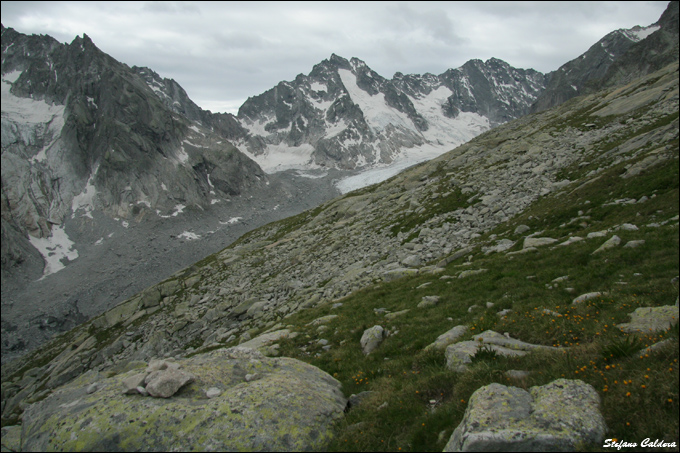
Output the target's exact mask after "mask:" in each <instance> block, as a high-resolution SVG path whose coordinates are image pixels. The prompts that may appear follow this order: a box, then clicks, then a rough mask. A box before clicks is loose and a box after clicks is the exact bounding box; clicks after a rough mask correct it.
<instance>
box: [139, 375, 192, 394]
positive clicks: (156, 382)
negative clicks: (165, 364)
mask: <svg viewBox="0 0 680 453" xmlns="http://www.w3.org/2000/svg"><path fill="white" fill-rule="evenodd" d="M193 380H194V375H193V374H191V373H187V372H186V371H183V370H178V369H175V368H167V369H165V370H157V371H152V372H151V373H149V375H148V376H147V377H146V379H145V380H144V383H145V384H146V387H145V388H146V391H147V392H148V393H149V395H151V396H153V397H154V398H170V397H171V396H172V395H174V394H175V393H176V392H177V391H178V390H179V389H181V388H182V387H184V386H185V385H186V384H188V383H190V382H191V381H193Z"/></svg>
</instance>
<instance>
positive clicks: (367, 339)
mask: <svg viewBox="0 0 680 453" xmlns="http://www.w3.org/2000/svg"><path fill="white" fill-rule="evenodd" d="M384 339H385V330H384V329H383V328H382V326H373V327H371V328H369V329H366V330H365V331H364V333H363V335H361V349H362V350H363V352H364V355H368V354H370V353H371V352H373V351H375V350H376V348H377V347H378V346H380V344H381V343H382V342H383V340H384Z"/></svg>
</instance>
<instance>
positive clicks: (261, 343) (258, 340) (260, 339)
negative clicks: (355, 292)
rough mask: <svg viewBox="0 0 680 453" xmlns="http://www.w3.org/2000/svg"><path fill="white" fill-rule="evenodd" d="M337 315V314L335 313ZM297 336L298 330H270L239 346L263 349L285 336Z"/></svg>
mask: <svg viewBox="0 0 680 453" xmlns="http://www.w3.org/2000/svg"><path fill="white" fill-rule="evenodd" d="M333 316H337V315H333ZM296 336H297V332H291V331H290V330H289V329H280V330H275V331H273V332H268V333H263V334H262V335H258V336H257V337H255V338H253V339H252V340H248V341H245V342H243V343H241V344H240V345H239V346H241V347H243V348H252V349H261V348H263V347H266V346H270V345H271V344H272V343H275V342H277V341H279V340H282V339H284V338H295V337H296Z"/></svg>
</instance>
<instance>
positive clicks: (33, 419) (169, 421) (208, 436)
mask: <svg viewBox="0 0 680 453" xmlns="http://www.w3.org/2000/svg"><path fill="white" fill-rule="evenodd" d="M178 364H179V365H180V366H181V369H177V368H175V367H168V368H166V369H164V370H158V371H153V372H151V374H150V375H149V376H153V375H154V374H158V375H160V374H173V373H183V374H191V375H193V376H194V380H193V382H191V383H189V384H187V385H185V386H184V387H183V388H182V389H180V391H179V392H178V393H175V394H174V395H173V396H172V397H168V398H148V397H144V396H142V395H126V394H123V393H122V392H121V388H123V382H124V381H126V380H128V381H130V380H131V379H130V378H131V377H133V376H134V375H137V374H139V371H138V370H131V371H129V372H127V373H123V374H120V375H116V376H113V377H110V378H108V379H104V380H99V381H98V388H99V390H98V391H97V392H95V393H92V394H88V393H87V387H88V386H89V384H90V382H88V381H90V380H92V379H93V374H94V373H90V374H85V375H83V376H81V377H80V378H78V379H76V380H75V381H73V382H72V383H70V384H69V385H67V386H64V387H62V388H60V389H58V390H57V391H56V392H55V393H53V394H52V395H51V396H50V397H48V398H46V399H45V400H43V401H41V402H39V403H36V404H34V405H33V406H31V407H30V408H29V409H28V410H27V411H26V412H25V413H24V423H23V427H22V429H23V433H22V436H23V437H22V438H23V444H22V446H21V447H22V450H23V451H52V450H62V451H63V450H66V451H121V450H123V451H127V450H129V451H139V450H146V451H171V450H183V451H188V450H201V451H205V450H217V451H234V450H246V451H261V450H266V451H320V450H322V449H323V448H324V446H325V445H326V443H327V441H328V440H329V439H330V436H331V435H332V434H331V429H330V428H331V424H332V422H333V421H334V420H336V419H337V418H339V417H341V416H342V414H343V410H344V409H345V406H346V403H347V400H346V399H345V397H344V395H343V394H342V392H341V390H340V385H341V384H340V383H339V382H338V381H336V380H335V379H333V378H332V377H331V376H329V375H328V374H326V373H324V372H323V371H321V370H319V369H318V368H316V367H314V366H311V365H308V364H305V363H303V362H300V361H297V360H294V359H290V358H267V357H264V356H263V355H262V354H260V353H259V352H257V351H255V350H253V349H249V348H239V347H237V348H230V349H219V350H215V351H212V352H209V353H206V354H201V355H197V356H194V357H192V358H190V359H186V360H182V361H180V362H178ZM159 373H160V374H159ZM132 380H134V379H132ZM147 380H148V379H147ZM148 385H149V383H147V387H148Z"/></svg>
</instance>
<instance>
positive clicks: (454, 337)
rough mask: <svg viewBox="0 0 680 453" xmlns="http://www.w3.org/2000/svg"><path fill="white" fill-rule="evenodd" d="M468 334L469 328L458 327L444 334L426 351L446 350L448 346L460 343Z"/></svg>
mask: <svg viewBox="0 0 680 453" xmlns="http://www.w3.org/2000/svg"><path fill="white" fill-rule="evenodd" d="M467 332H468V327H467V326H462V325H461V326H456V327H454V328H453V329H451V330H449V331H447V332H444V333H443V334H441V335H439V336H438V337H437V339H436V340H435V341H434V342H433V343H431V344H430V345H428V346H427V347H426V348H425V349H431V348H435V349H444V348H446V347H447V346H448V345H450V344H452V343H455V342H456V341H458V340H459V339H460V338H462V337H463V335H465V334H466V333H467Z"/></svg>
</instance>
